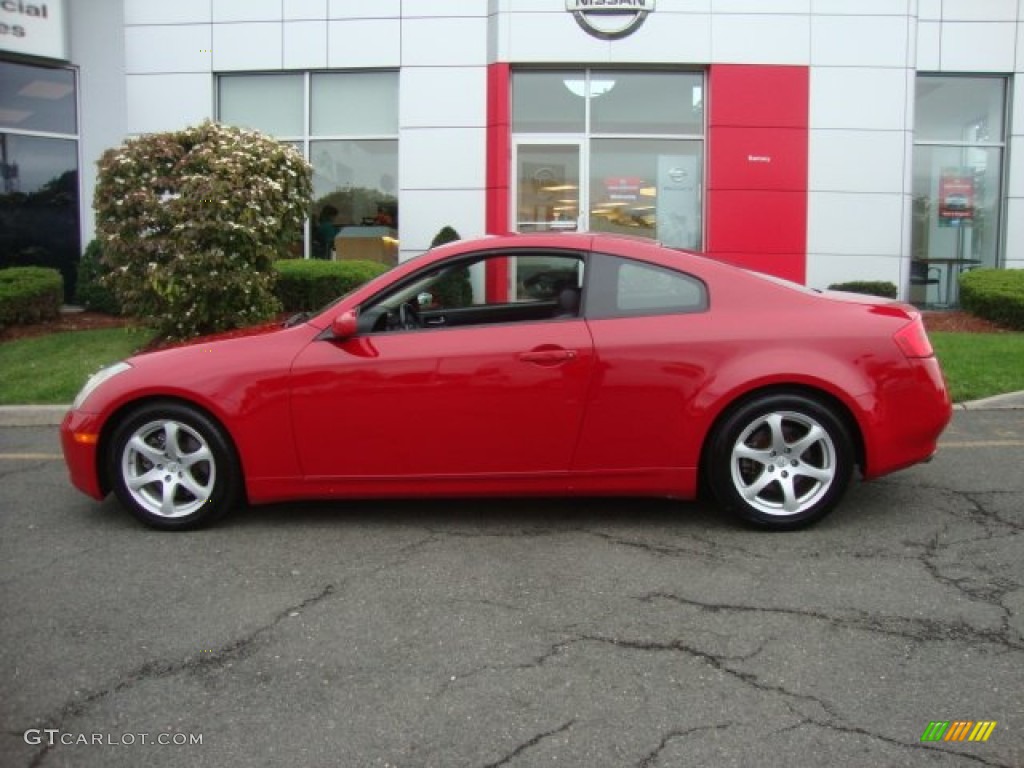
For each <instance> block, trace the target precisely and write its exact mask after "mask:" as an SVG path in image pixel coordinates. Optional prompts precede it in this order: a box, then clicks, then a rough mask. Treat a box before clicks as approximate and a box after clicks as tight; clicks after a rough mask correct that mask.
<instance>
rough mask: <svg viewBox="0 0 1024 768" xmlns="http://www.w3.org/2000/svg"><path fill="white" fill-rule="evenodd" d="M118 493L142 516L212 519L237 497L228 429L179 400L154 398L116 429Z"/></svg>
mask: <svg viewBox="0 0 1024 768" xmlns="http://www.w3.org/2000/svg"><path fill="white" fill-rule="evenodd" d="M108 462H109V464H108V470H109V473H110V475H109V476H110V478H111V480H112V483H113V488H114V493H115V494H116V495H117V498H118V499H119V500H120V501H121V503H122V504H123V505H124V506H125V507H127V508H128V509H129V510H130V511H131V512H132V514H134V515H135V516H136V517H137V518H138V519H139V520H141V521H142V522H144V523H146V524H147V525H150V526H153V527H154V528H160V529H163V530H183V529H185V528H195V527H197V526H201V525H205V524H207V523H210V522H213V521H214V520H216V519H217V518H219V517H220V516H221V515H223V514H224V513H225V512H227V511H228V510H229V509H230V508H231V507H232V506H233V505H234V503H235V501H236V499H237V497H238V485H239V483H238V475H239V473H238V462H237V460H236V459H235V453H234V451H233V450H232V447H231V444H230V442H229V441H228V439H227V437H226V436H225V434H224V431H223V430H222V429H221V428H220V426H218V425H217V424H216V423H215V422H214V421H213V420H211V419H210V418H209V417H208V416H207V415H206V414H204V413H202V412H201V411H199V410H197V409H195V408H192V407H190V406H188V405H184V404H181V403H169V402H164V403H150V404H148V405H144V406H142V407H141V408H139V409H137V410H135V411H133V412H132V413H130V414H129V415H128V417H127V418H126V419H125V420H124V421H122V422H121V424H120V425H119V426H118V427H117V428H116V430H115V431H114V434H113V439H112V440H111V442H110V451H109V452H108Z"/></svg>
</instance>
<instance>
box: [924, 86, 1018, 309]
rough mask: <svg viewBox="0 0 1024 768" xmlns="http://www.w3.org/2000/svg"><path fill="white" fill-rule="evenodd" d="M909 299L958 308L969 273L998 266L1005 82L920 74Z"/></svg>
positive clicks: (1004, 126)
mask: <svg viewBox="0 0 1024 768" xmlns="http://www.w3.org/2000/svg"><path fill="white" fill-rule="evenodd" d="M914 130H915V134H914V187H913V194H914V203H913V205H914V226H913V233H912V257H913V260H914V263H913V266H912V269H911V286H910V288H911V297H910V298H911V300H913V301H916V302H918V303H922V304H946V305H949V304H955V303H956V301H957V290H956V289H957V277H958V276H959V274H960V273H961V272H962V271H964V270H966V269H973V268H975V267H979V266H984V267H996V266H999V264H1000V235H1001V231H1002V226H1001V211H1002V194H1003V193H1002V185H1003V162H1004V151H1005V146H1006V145H1005V131H1006V79H1005V78H1002V77H962V76H938V75H921V76H919V77H918V78H917V94H916V102H915V128H914Z"/></svg>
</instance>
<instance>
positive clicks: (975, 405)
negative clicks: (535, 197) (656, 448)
mask: <svg viewBox="0 0 1024 768" xmlns="http://www.w3.org/2000/svg"><path fill="white" fill-rule="evenodd" d="M70 407H71V406H70V405H0V427H47V426H54V427H55V426H57V425H58V424H60V423H61V421H62V420H63V419H64V414H65V413H67V411H68V408H70ZM953 409H954V410H956V411H1020V410H1024V391H1021V392H1010V393H1008V394H1005V395H996V396H995V397H986V398H985V399H984V400H971V401H969V402H966V403H955V404H954V405H953Z"/></svg>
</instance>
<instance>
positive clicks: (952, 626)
mask: <svg viewBox="0 0 1024 768" xmlns="http://www.w3.org/2000/svg"><path fill="white" fill-rule="evenodd" d="M634 599H635V600H639V601H640V602H644V603H652V602H654V601H655V600H658V599H662V600H670V601H672V602H676V603H679V604H680V605H687V606H691V607H694V608H699V609H700V610H702V611H707V612H710V613H717V612H719V611H726V612H733V613H770V614H778V615H781V616H795V617H797V618H807V619H815V620H817V621H823V622H825V623H827V624H831V625H832V626H835V627H841V628H844V629H858V630H863V631H866V632H873V633H877V634H882V635H888V636H891V637H899V638H901V639H904V640H912V641H915V642H939V641H946V640H948V641H957V642H976V641H979V640H980V641H983V642H987V643H991V644H993V645H999V646H1003V647H1005V648H1007V649H1009V650H1014V651H1017V650H1024V642H1022V641H1020V640H1018V639H1016V638H1013V637H1011V635H1013V634H1015V633H1014V632H1013V630H1012V629H1011V628H1010V626H1009V623H1008V621H1004V622H1003V629H1002V630H1000V631H998V632H997V631H995V630H983V629H978V628H976V627H972V626H971V625H969V624H967V623H966V622H964V621H958V622H942V621H936V620H932V619H919V618H907V617H905V616H873V615H871V614H868V613H865V612H864V611H855V612H854V614H855V615H853V616H834V615H831V614H828V613H823V612H820V611H811V610H806V609H801V608H766V607H762V606H754V605H740V604H731V603H708V602H704V601H702V600H694V599H692V598H688V597H682V596H680V595H676V594H672V593H669V592H649V593H647V594H645V595H640V596H638V597H635V598H634ZM1004 610H1005V609H1004Z"/></svg>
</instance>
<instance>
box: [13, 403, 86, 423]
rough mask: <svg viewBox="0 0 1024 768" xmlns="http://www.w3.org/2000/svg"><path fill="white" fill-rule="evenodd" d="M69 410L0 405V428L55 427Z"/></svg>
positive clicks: (63, 406)
mask: <svg viewBox="0 0 1024 768" xmlns="http://www.w3.org/2000/svg"><path fill="white" fill-rule="evenodd" d="M70 408H71V404H70V403H68V404H67V405H0V427H55V426H57V425H58V424H60V423H61V422H62V421H63V420H64V414H65V413H67V412H68V410H69V409H70Z"/></svg>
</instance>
